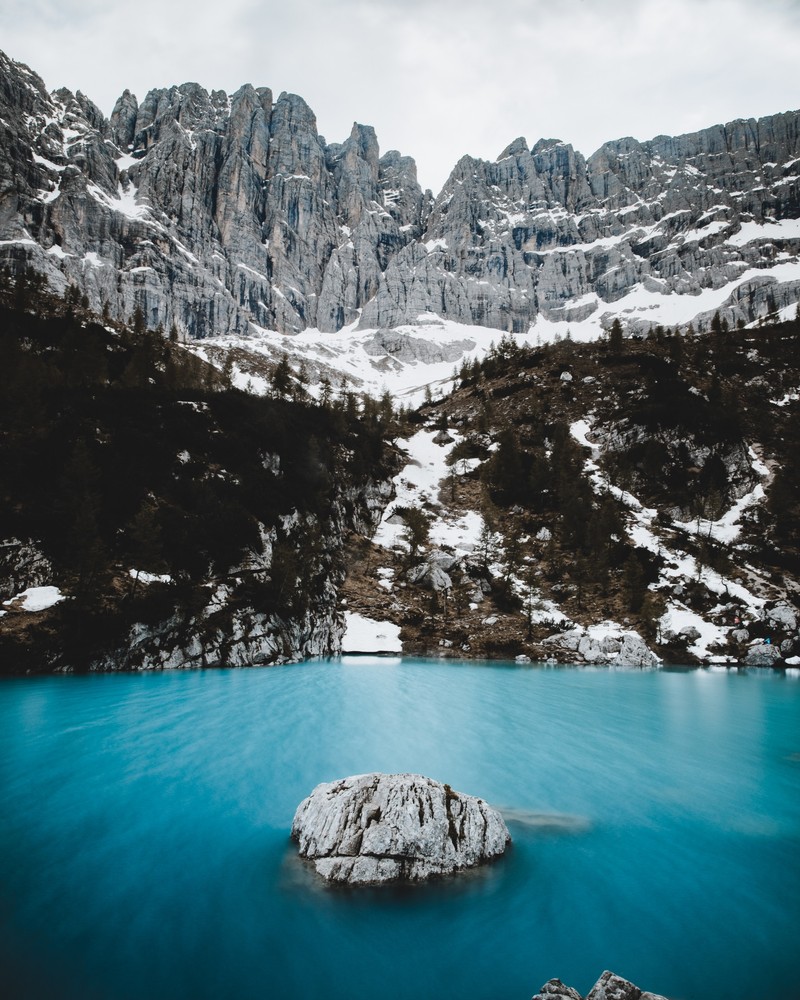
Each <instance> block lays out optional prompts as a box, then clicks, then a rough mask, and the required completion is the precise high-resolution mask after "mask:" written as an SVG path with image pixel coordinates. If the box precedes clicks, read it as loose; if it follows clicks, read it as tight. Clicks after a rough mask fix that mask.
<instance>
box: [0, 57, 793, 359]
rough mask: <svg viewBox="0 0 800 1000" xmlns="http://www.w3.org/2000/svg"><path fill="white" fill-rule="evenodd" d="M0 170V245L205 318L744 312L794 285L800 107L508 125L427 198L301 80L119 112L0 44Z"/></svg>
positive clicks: (60, 273)
mask: <svg viewBox="0 0 800 1000" xmlns="http://www.w3.org/2000/svg"><path fill="white" fill-rule="evenodd" d="M0 181H1V182H2V187H1V190H2V193H1V194H0V259H4V260H5V261H6V262H7V263H9V264H10V265H11V266H12V268H14V269H16V270H18V269H19V268H20V267H21V266H23V265H24V264H25V263H26V262H27V263H30V264H32V265H33V266H34V267H35V268H36V269H37V270H39V271H41V272H43V273H45V274H46V275H47V278H48V282H49V283H50V285H51V287H52V288H54V289H55V290H62V291H63V289H64V288H65V286H66V284H67V283H70V284H73V285H75V286H77V287H78V289H79V290H80V292H81V293H82V294H85V295H86V296H87V298H88V300H89V304H90V306H91V308H93V309H94V310H95V311H96V312H97V313H100V312H101V311H102V310H103V308H104V307H105V308H106V310H107V311H108V312H109V313H110V314H111V315H112V316H116V317H123V316H124V317H129V316H131V315H132V314H133V312H134V310H135V309H137V308H138V309H141V310H142V312H143V314H144V318H145V321H146V323H147V325H148V326H149V327H150V328H152V329H155V328H157V327H158V326H159V325H161V326H163V327H164V328H165V329H169V328H170V327H172V326H173V325H174V326H175V328H176V330H177V331H178V332H179V333H181V334H184V335H187V336H190V337H206V336H211V335H219V334H223V333H240V334H249V333H252V332H256V331H258V330H259V329H270V330H277V331H281V332H285V333H292V332H297V331H301V330H304V329H306V328H309V327H316V328H318V329H319V330H321V331H336V330H339V329H341V328H342V327H344V326H345V325H348V324H351V323H354V322H355V321H356V320H359V319H360V325H361V327H363V328H369V329H373V328H374V329H380V328H386V327H394V326H397V325H399V324H403V323H415V322H416V321H417V319H418V317H419V316H420V315H423V314H431V313H433V314H437V315H439V316H441V317H445V318H449V319H452V320H457V321H459V322H462V323H467V324H478V325H482V326H486V327H491V328H495V329H498V330H503V331H515V332H520V331H527V330H528V329H529V328H530V327H531V325H532V324H534V323H535V322H536V321H537V320H539V319H543V320H544V321H566V322H572V323H582V322H587V321H591V324H590V325H592V327H593V329H594V330H595V331H596V332H597V331H599V330H600V329H602V328H603V327H604V326H608V324H609V323H610V317H611V316H613V315H622V316H623V317H624V318H625V320H626V325H627V326H629V327H631V328H634V329H635V328H637V327H638V328H641V327H645V328H646V327H650V326H654V325H656V324H662V325H676V324H682V325H684V326H686V325H688V323H689V322H690V321H694V322H695V325H696V326H697V325H707V324H708V322H709V321H710V318H711V316H712V315H713V314H714V312H715V311H716V310H717V309H720V311H721V314H722V316H723V318H725V319H727V321H728V322H729V323H730V324H731V325H734V324H736V323H738V322H739V321H745V322H749V321H752V320H754V319H756V318H758V317H760V316H763V315H765V314H766V313H768V312H774V311H776V310H778V309H781V308H783V307H786V306H788V305H790V304H792V303H794V302H796V301H797V300H798V297H800V291H799V290H800V264H798V252H799V251H800V223H798V216H800V200H799V198H798V185H800V112H788V113H785V114H777V115H773V116H771V117H767V118H763V119H760V120H759V121H755V120H749V121H738V122H733V123H730V124H728V125H724V126H723V125H718V126H714V127H712V128H709V129H705V130H703V131H701V132H697V133H693V134H691V135H685V136H680V137H677V138H670V137H666V136H661V137H658V138H656V139H653V140H652V141H649V142H638V141H636V140H634V139H630V138H626V139H619V140H616V141H613V142H609V143H606V144H605V145H604V146H602V147H601V148H600V149H599V150H597V151H596V152H595V153H594V154H592V155H591V156H590V157H589V158H588V159H586V158H584V156H582V155H581V153H579V152H577V151H576V150H574V149H573V148H572V147H571V146H569V145H566V144H564V143H562V142H559V141H557V140H552V139H546V140H545V139H543V140H540V141H539V142H537V143H536V144H535V145H534V146H533V147H532V148H531V147H529V146H528V143H527V141H526V140H524V139H516V140H515V141H514V142H512V143H511V144H510V145H509V146H508V147H507V148H506V149H505V150H504V151H503V152H502V153H501V155H500V157H499V158H498V160H497V161H496V162H494V163H489V162H486V161H481V160H476V159H473V158H471V157H468V156H465V157H463V158H462V159H461V160H460V161H459V163H458V164H457V165H456V167H455V169H454V170H453V173H452V174H451V176H450V178H449V180H448V181H447V183H446V185H445V187H444V189H443V191H442V192H441V194H440V195H439V196H438V198H436V200H435V201H434V200H433V198H432V196H431V195H430V193H429V192H428V193H423V192H422V190H421V189H420V186H419V184H418V183H417V179H416V168H415V165H414V161H413V160H412V159H410V158H409V157H405V156H401V155H400V154H399V153H397V152H395V151H390V152H388V153H385V154H384V155H383V156H381V155H380V151H379V148H378V141H377V138H376V136H375V133H374V131H373V129H372V128H370V127H368V126H364V125H358V124H354V126H353V129H352V132H351V134H350V136H349V137H348V138H347V139H346V141H345V142H343V143H341V144H328V143H326V141H325V139H324V138H323V137H321V136H320V135H319V134H318V133H317V128H316V122H315V119H314V115H313V112H312V111H311V109H310V108H309V107H308V106H307V105H306V104H305V102H304V101H303V100H302V99H301V98H300V97H297V96H295V95H291V94H281V95H280V96H279V97H278V99H277V100H274V99H273V95H272V93H271V91H270V90H269V89H267V88H254V87H252V86H250V85H245V86H243V87H241V88H240V89H239V90H238V91H237V92H236V93H235V94H233V95H227V94H226V93H224V92H223V91H213V92H212V93H211V94H209V93H207V92H206V91H205V90H203V88H201V87H199V86H198V85H197V84H191V83H187V84H183V85H181V86H179V87H172V88H170V89H169V90H154V91H151V92H150V93H149V94H148V95H147V96H146V97H145V99H144V100H143V101H142V103H141V104H139V103H138V101H137V99H136V98H135V97H134V96H133V95H132V94H131V93H130V92H128V91H126V92H125V93H124V94H123V95H122V96H121V97H120V99H119V100H118V102H117V104H116V106H115V108H114V110H113V112H112V114H111V117H110V119H108V120H107V119H105V117H104V116H103V114H102V113H101V112H100V111H99V109H98V108H97V107H96V106H95V105H94V104H93V103H92V102H91V101H90V100H89V99H88V98H87V97H85V96H84V95H83V94H82V93H81V92H80V91H79V92H78V93H77V94H72V93H70V92H69V91H67V90H60V91H57V92H54V93H53V94H48V93H47V91H46V90H45V87H44V84H43V83H42V81H41V80H40V79H39V77H38V76H36V74H35V73H33V72H31V71H30V70H29V69H27V67H25V66H22V65H21V64H19V63H15V62H13V61H12V60H11V59H9V58H8V57H6V56H4V55H2V54H0ZM385 353H387V354H390V353H391V352H390V351H388V350H387V351H386V352H385Z"/></svg>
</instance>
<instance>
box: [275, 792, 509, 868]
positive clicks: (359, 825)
mask: <svg viewBox="0 0 800 1000" xmlns="http://www.w3.org/2000/svg"><path fill="white" fill-rule="evenodd" d="M292 837H293V839H294V840H296V841H297V842H298V849H299V852H300V855H301V857H304V858H308V859H309V860H311V861H313V862H314V867H315V868H316V870H317V872H319V874H320V875H322V877H323V878H325V879H327V880H328V881H331V882H349V883H374V882H389V881H396V880H401V879H402V880H407V881H422V880H424V879H428V878H431V877H433V876H437V875H446V874H450V873H452V872H455V871H459V870H462V869H465V868H472V867H474V866H475V865H480V864H483V863H484V862H486V861H489V860H491V859H492V858H495V857H497V856H498V855H500V854H502V853H503V851H505V849H506V846H507V844H508V843H509V841H510V839H511V838H510V836H509V833H508V830H507V829H506V825H505V823H504V822H503V818H502V817H501V816H500V814H499V813H498V812H496V810H494V809H492V808H491V807H490V806H488V805H487V804H486V803H485V802H484V801H483V800H482V799H477V798H474V797H472V796H469V795H463V794H461V793H459V792H454V791H453V790H452V789H451V788H450V787H449V786H448V785H442V784H440V783H439V782H437V781H433V780H432V779H431V778H426V777H424V776H423V775H419V774H362V775H356V776H354V777H350V778H344V779H342V780H341V781H333V782H327V783H324V784H321V785H318V786H317V787H316V788H315V789H314V791H313V792H312V793H311V795H309V797H308V798H307V799H304V800H303V802H301V803H300V805H299V806H298V808H297V811H296V813H295V816H294V821H293V823H292Z"/></svg>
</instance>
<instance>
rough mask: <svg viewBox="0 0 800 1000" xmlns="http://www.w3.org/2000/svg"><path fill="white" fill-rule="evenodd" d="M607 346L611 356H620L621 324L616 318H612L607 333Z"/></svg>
mask: <svg viewBox="0 0 800 1000" xmlns="http://www.w3.org/2000/svg"><path fill="white" fill-rule="evenodd" d="M608 346H609V348H610V350H611V353H612V354H621V353H622V348H623V336H622V324H621V323H620V321H619V319H618V318H616V317H615V318H614V322H613V323H612V324H611V329H610V330H609V331H608Z"/></svg>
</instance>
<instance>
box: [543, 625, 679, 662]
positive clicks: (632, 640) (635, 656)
mask: <svg viewBox="0 0 800 1000" xmlns="http://www.w3.org/2000/svg"><path fill="white" fill-rule="evenodd" d="M544 644H545V646H546V647H547V648H548V649H552V650H553V652H554V653H555V654H557V658H558V659H563V660H567V661H568V662H572V663H613V664H615V665H618V666H621V667H656V666H658V665H659V663H660V662H661V661H660V660H659V658H658V657H657V656H656V655H655V653H653V652H652V650H650V649H649V648H648V646H647V644H646V643H645V641H644V640H643V639H642V638H641V636H639V635H638V634H637V633H636V632H632V631H629V630H627V629H623V628H621V627H620V626H618V625H614V624H613V623H612V622H601V623H600V624H599V625H590V626H589V627H588V628H583V627H577V628H572V629H569V630H568V631H566V632H558V633H556V634H555V635H551V636H549V637H548V638H547V639H545V640H544Z"/></svg>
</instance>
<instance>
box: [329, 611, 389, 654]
mask: <svg viewBox="0 0 800 1000" xmlns="http://www.w3.org/2000/svg"><path fill="white" fill-rule="evenodd" d="M344 621H345V631H344V636H343V637H342V652H343V653H402V651H403V643H402V642H401V641H400V626H399V625H393V624H392V623H391V622H379V621H376V620H375V619H374V618H367V617H365V616H364V615H359V614H356V613H355V612H353V611H347V612H345V616H344Z"/></svg>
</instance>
